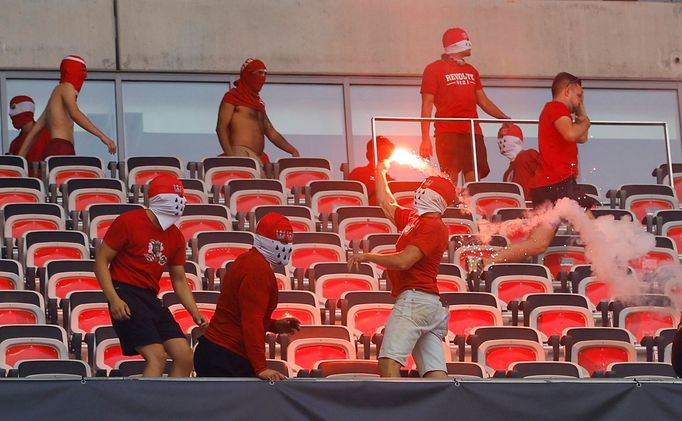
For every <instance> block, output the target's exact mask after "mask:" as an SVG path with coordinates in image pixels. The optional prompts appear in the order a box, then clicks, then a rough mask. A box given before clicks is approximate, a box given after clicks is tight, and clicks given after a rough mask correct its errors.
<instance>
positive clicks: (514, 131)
mask: <svg viewBox="0 0 682 421" xmlns="http://www.w3.org/2000/svg"><path fill="white" fill-rule="evenodd" d="M505 136H514V137H518V138H519V139H521V140H523V132H522V131H521V127H519V126H517V125H516V124H507V125H503V126H502V127H500V131H499V132H497V138H498V139H502V138H503V137H505Z"/></svg>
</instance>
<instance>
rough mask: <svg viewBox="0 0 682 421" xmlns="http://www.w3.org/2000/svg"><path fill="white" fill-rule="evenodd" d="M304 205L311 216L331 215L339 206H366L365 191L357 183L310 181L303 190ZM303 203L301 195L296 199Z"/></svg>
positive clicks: (362, 185)
mask: <svg viewBox="0 0 682 421" xmlns="http://www.w3.org/2000/svg"><path fill="white" fill-rule="evenodd" d="M304 195H305V205H306V206H308V207H310V209H312V211H313V215H315V216H319V215H320V214H321V213H331V212H333V211H334V210H335V209H336V208H337V207H341V206H367V205H368V203H367V200H368V199H367V191H366V190H365V185H364V184H362V183H360V182H359V181H311V182H310V183H308V185H307V186H305V188H304ZM296 201H297V203H298V204H301V203H303V202H302V198H301V195H300V194H299V195H298V198H297V199H296Z"/></svg>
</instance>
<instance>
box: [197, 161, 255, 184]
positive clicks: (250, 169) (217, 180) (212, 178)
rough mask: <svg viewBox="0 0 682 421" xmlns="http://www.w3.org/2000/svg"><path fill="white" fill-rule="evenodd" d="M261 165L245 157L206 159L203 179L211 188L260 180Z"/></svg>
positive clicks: (203, 167) (203, 166)
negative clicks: (254, 179)
mask: <svg viewBox="0 0 682 421" xmlns="http://www.w3.org/2000/svg"><path fill="white" fill-rule="evenodd" d="M260 165H261V164H260V163H259V162H257V161H256V159H255V158H251V157H245V156H218V157H211V158H204V160H203V162H202V164H201V168H202V172H203V173H202V176H201V178H202V179H203V180H204V182H205V183H206V184H207V185H209V186H215V185H219V186H224V185H225V184H227V182H229V181H230V180H235V179H250V178H260V176H261V174H260Z"/></svg>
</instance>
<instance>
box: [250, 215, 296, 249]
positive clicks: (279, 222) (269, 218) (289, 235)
mask: <svg viewBox="0 0 682 421" xmlns="http://www.w3.org/2000/svg"><path fill="white" fill-rule="evenodd" d="M256 234H258V235H261V236H263V237H266V238H269V239H271V240H275V241H279V242H281V243H285V244H289V243H291V242H292V241H293V240H294V229H293V228H292V226H291V222H289V219H288V218H287V217H286V216H284V215H280V214H279V213H276V212H268V213H266V214H265V215H264V216H263V217H262V218H261V219H260V221H258V225H257V226H256Z"/></svg>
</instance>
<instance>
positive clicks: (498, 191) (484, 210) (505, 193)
mask: <svg viewBox="0 0 682 421" xmlns="http://www.w3.org/2000/svg"><path fill="white" fill-rule="evenodd" d="M465 187H466V189H467V193H468V195H469V201H470V203H469V208H470V209H472V211H473V210H474V209H475V211H476V214H478V215H481V216H483V217H485V218H490V217H491V216H492V215H493V213H494V212H495V210H497V209H499V208H523V207H525V206H526V200H525V199H524V197H523V189H522V188H521V186H519V185H518V184H516V183H503V182H490V181H477V182H470V183H466V185H465Z"/></svg>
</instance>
